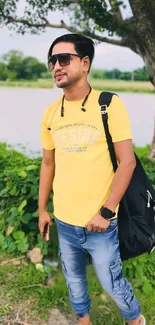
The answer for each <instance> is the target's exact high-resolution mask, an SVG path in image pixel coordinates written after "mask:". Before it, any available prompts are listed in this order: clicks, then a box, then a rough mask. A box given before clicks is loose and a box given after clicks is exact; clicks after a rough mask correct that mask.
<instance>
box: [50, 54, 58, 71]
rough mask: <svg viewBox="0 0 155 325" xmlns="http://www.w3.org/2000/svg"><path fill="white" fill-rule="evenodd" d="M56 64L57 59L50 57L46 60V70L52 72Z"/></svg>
mask: <svg viewBox="0 0 155 325" xmlns="http://www.w3.org/2000/svg"><path fill="white" fill-rule="evenodd" d="M56 62H57V57H56V56H55V55H53V56H51V57H50V58H49V60H48V68H49V70H50V71H52V70H53V68H54V66H55V64H56Z"/></svg>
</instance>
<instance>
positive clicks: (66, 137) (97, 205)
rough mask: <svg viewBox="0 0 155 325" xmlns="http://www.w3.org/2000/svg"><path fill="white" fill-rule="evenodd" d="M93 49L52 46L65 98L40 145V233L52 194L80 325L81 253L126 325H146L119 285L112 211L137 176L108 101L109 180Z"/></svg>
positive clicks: (64, 39)
mask: <svg viewBox="0 0 155 325" xmlns="http://www.w3.org/2000/svg"><path fill="white" fill-rule="evenodd" d="M93 58H94V44H93V41H92V40H90V39H88V38H86V37H84V36H83V35H77V34H67V35H63V36H61V37H59V38H57V39H56V40H55V41H54V42H53V44H52V45H51V47H50V49H49V52H48V66H49V69H50V71H51V73H52V75H53V77H54V80H55V83H56V85H57V86H58V87H59V88H62V89H63V95H62V96H60V97H59V98H58V100H57V101H56V102H54V103H53V104H52V105H50V107H49V108H47V110H46V111H45V114H44V117H43V121H42V127H41V142H42V146H43V160H42V166H41V174H40V187H39V228H40V234H41V236H42V238H44V229H45V225H47V224H49V225H52V221H51V218H50V215H49V213H48V212H47V210H46V205H47V200H48V198H49V194H50V192H51V189H52V188H53V192H54V214H55V216H56V219H55V220H56V224H57V229H58V236H59V247H60V256H61V261H62V268H63V272H64V275H65V278H66V283H67V286H68V290H69V296H70V302H71V305H72V307H73V309H74V311H75V312H76V314H77V315H78V316H79V324H80V325H90V324H91V323H90V317H89V310H90V299H89V296H88V290H87V281H86V262H87V253H88V252H89V253H90V254H91V257H92V262H93V265H94V268H95V270H96V274H97V276H98V278H99V281H100V283H101V285H102V286H103V288H104V289H105V290H106V291H107V293H108V294H109V295H110V296H111V297H112V299H113V300H114V301H115V302H116V304H117V305H118V307H119V309H120V312H121V314H122V315H123V317H124V318H125V319H126V320H127V324H128V325H145V324H146V322H145V319H144V317H143V316H142V315H141V309H140V306H139V303H138V301H137V300H136V297H135V295H134V293H133V291H132V287H131V284H130V283H129V282H128V281H127V280H126V279H124V278H123V275H122V265H121V259H120V252H119V243H118V228H117V211H118V205H119V202H120V200H121V198H122V196H123V194H124V193H125V191H126V189H127V187H128V184H129V182H130V179H131V177H132V173H133V171H134V168H135V164H136V163H135V158H134V153H133V149H132V136H131V129H130V122H129V118H128V115H127V112H126V109H125V107H124V104H123V103H122V101H121V100H120V99H119V97H118V96H116V95H114V96H113V99H112V102H111V105H110V106H109V108H108V123H109V129H110V133H111V135H112V139H113V143H114V147H115V152H116V156H117V160H118V162H119V167H118V169H117V172H116V173H115V175H114V173H113V168H112V164H111V160H110V156H109V151H108V145H107V142H106V138H105V133H104V128H103V125H102V118H101V111H100V106H99V103H98V98H99V94H100V92H98V91H95V90H93V89H91V87H90V85H89V83H88V80H87V78H88V72H89V70H90V67H91V64H92V61H93Z"/></svg>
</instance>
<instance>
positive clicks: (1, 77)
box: [0, 62, 9, 80]
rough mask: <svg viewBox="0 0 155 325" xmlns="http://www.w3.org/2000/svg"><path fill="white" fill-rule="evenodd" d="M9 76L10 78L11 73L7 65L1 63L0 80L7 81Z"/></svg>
mask: <svg viewBox="0 0 155 325" xmlns="http://www.w3.org/2000/svg"><path fill="white" fill-rule="evenodd" d="M8 76H9V72H8V68H7V66H6V64H5V63H3V62H0V80H6V79H7V78H8Z"/></svg>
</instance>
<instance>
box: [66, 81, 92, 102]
mask: <svg viewBox="0 0 155 325" xmlns="http://www.w3.org/2000/svg"><path fill="white" fill-rule="evenodd" d="M89 90H90V86H89V84H88V82H85V83H82V84H80V85H77V84H75V85H72V86H71V87H66V88H64V89H63V91H64V95H65V99H66V100H68V101H78V100H81V99H83V98H84V97H85V96H86V95H87V94H88V93H89Z"/></svg>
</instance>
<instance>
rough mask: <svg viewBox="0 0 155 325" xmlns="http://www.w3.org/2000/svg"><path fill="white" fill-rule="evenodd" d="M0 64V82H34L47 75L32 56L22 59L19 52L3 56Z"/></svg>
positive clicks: (42, 65) (13, 51) (40, 64)
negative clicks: (9, 80)
mask: <svg viewBox="0 0 155 325" xmlns="http://www.w3.org/2000/svg"><path fill="white" fill-rule="evenodd" d="M1 60H2V61H3V62H4V63H3V62H0V80H6V79H7V78H9V79H11V80H22V79H24V80H36V79H38V78H40V77H41V76H42V74H43V73H47V67H46V66H45V64H44V63H41V62H39V61H38V60H37V59H36V58H34V57H32V56H27V57H24V55H23V53H22V52H20V51H16V50H12V51H10V52H8V53H7V54H4V55H3V56H2V58H1Z"/></svg>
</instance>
